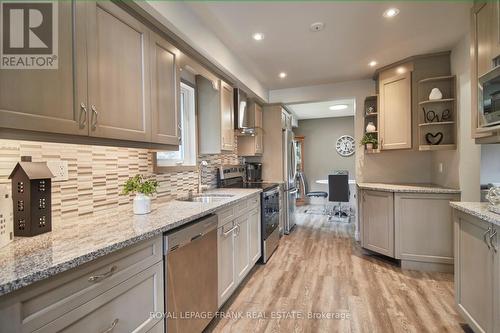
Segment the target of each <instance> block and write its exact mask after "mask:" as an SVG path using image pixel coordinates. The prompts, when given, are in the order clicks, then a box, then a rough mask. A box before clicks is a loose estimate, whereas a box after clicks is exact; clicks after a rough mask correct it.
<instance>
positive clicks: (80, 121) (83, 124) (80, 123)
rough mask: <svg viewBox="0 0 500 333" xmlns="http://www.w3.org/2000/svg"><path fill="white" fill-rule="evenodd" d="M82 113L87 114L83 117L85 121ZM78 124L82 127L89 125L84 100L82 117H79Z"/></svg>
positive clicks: (81, 108)
mask: <svg viewBox="0 0 500 333" xmlns="http://www.w3.org/2000/svg"><path fill="white" fill-rule="evenodd" d="M82 115H85V116H84V117H83V122H82ZM78 124H79V125H80V128H85V126H86V125H87V106H86V105H85V103H83V102H82V103H81V104H80V117H79V118H78Z"/></svg>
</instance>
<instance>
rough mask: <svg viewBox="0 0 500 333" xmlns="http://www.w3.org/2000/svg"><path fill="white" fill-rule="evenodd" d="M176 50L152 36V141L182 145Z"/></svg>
mask: <svg viewBox="0 0 500 333" xmlns="http://www.w3.org/2000/svg"><path fill="white" fill-rule="evenodd" d="M176 60H177V58H176V54H175V48H174V47H173V46H172V45H171V44H170V43H168V42H167V41H165V40H164V39H163V38H161V37H160V36H158V35H157V34H155V33H153V32H152V33H151V112H152V114H151V119H152V123H151V132H152V133H151V138H152V142H155V143H163V144H168V145H176V146H177V145H179V142H180V140H181V136H180V128H181V117H180V111H181V110H180V105H179V94H180V75H179V73H178V66H177V61H176Z"/></svg>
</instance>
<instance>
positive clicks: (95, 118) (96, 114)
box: [90, 105, 98, 130]
mask: <svg viewBox="0 0 500 333" xmlns="http://www.w3.org/2000/svg"><path fill="white" fill-rule="evenodd" d="M90 109H91V110H92V130H95V129H96V127H97V116H98V113H97V108H96V107H95V105H92V106H91V107H90Z"/></svg>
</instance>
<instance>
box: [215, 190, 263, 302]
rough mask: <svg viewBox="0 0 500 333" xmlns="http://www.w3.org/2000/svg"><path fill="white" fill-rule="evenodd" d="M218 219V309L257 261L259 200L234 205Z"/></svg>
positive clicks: (259, 250) (258, 250) (220, 214)
mask: <svg viewBox="0 0 500 333" xmlns="http://www.w3.org/2000/svg"><path fill="white" fill-rule="evenodd" d="M256 198H258V196H256ZM241 207H245V208H243V209H242V208H241ZM231 212H232V215H231V214H230V213H231ZM217 215H218V216H219V228H218V230H217V252H218V279H219V281H218V289H219V290H218V305H219V308H220V307H221V306H222V305H223V304H224V302H226V301H227V299H228V298H229V297H230V296H231V295H232V294H233V292H234V290H235V289H236V288H237V287H238V285H239V284H240V283H241V281H243V280H244V279H245V277H246V276H247V274H248V273H249V272H250V270H251V269H252V267H253V266H254V265H255V263H256V262H257V261H258V260H259V259H260V254H261V248H260V246H261V245H260V243H261V232H260V223H261V219H260V200H255V198H251V199H248V200H247V202H242V203H237V204H235V205H234V207H230V208H225V209H224V210H221V211H220V212H217ZM230 216H231V218H232V219H231V220H229V219H230V218H229V217H230Z"/></svg>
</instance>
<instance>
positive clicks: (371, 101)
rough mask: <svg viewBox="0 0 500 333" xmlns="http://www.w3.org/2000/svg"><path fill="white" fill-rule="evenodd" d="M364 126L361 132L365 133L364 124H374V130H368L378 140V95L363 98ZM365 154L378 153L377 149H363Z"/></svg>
mask: <svg viewBox="0 0 500 333" xmlns="http://www.w3.org/2000/svg"><path fill="white" fill-rule="evenodd" d="M363 115H364V126H363V134H366V133H367V132H366V126H367V125H368V124H369V123H373V125H375V131H373V132H369V133H370V134H372V135H373V136H375V137H376V138H377V140H378V127H379V121H378V119H379V118H378V95H374V96H368V97H366V98H365V108H364V113H363ZM365 153H366V154H377V153H380V150H379V149H372V150H367V149H365Z"/></svg>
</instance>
